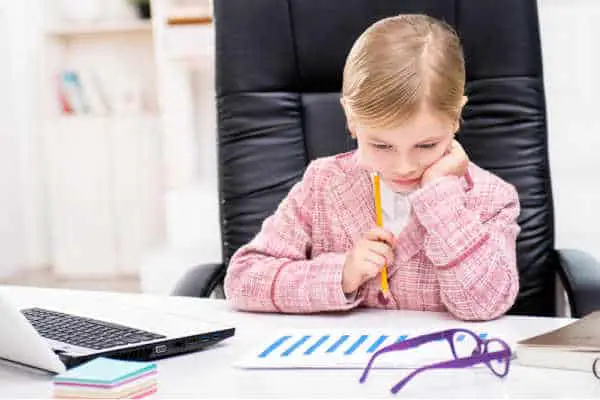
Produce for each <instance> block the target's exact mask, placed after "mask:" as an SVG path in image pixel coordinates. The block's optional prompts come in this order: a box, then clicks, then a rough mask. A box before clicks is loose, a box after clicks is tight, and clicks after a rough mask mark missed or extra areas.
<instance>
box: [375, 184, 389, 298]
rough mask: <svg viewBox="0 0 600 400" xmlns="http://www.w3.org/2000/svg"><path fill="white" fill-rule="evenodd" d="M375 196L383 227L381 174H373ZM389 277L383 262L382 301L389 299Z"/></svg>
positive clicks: (378, 224) (377, 221)
mask: <svg viewBox="0 0 600 400" xmlns="http://www.w3.org/2000/svg"><path fill="white" fill-rule="evenodd" d="M373 197H375V223H376V224H377V226H379V227H383V215H382V210H381V182H380V178H379V174H377V173H375V174H374V175H373ZM389 291H390V288H389V286H388V278H387V264H383V268H382V269H381V287H380V293H379V294H380V295H381V296H379V301H380V302H381V303H384V304H385V303H387V302H388V300H389Z"/></svg>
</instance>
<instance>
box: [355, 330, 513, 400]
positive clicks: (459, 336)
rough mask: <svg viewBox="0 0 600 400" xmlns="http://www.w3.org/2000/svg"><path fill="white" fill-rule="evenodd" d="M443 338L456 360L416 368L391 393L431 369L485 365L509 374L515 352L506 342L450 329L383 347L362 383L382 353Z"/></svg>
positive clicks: (497, 374)
mask: <svg viewBox="0 0 600 400" xmlns="http://www.w3.org/2000/svg"><path fill="white" fill-rule="evenodd" d="M444 339H446V340H447V341H448V344H449V345H450V349H451V350H452V355H453V356H454V359H453V360H449V361H443V362H439V363H435V364H431V365H426V366H424V367H421V368H417V369H415V370H414V371H412V372H411V373H410V374H408V375H407V376H406V377H404V378H403V379H402V380H401V381H400V382H398V383H397V384H396V385H394V387H392V390H391V392H392V394H396V393H398V391H399V390H400V389H402V388H403V387H404V385H406V384H407V383H408V382H409V381H410V380H411V379H412V378H413V377H415V375H417V374H418V373H420V372H423V371H426V370H428V369H441V368H466V367H471V366H473V365H476V364H480V363H483V364H485V365H486V366H487V367H488V368H489V369H490V370H491V371H492V372H493V373H494V374H495V375H496V376H498V377H499V378H504V377H505V376H506V375H507V374H508V367H509V364H510V360H511V358H512V352H511V350H510V347H509V346H508V344H507V343H506V342H504V341H503V340H500V339H495V338H494V339H482V338H480V337H479V336H478V335H477V334H475V333H474V332H472V331H470V330H468V329H448V330H445V331H440V332H434V333H429V334H426V335H421V336H416V337H414V338H410V339H407V340H405V341H402V342H397V343H394V344H390V345H388V346H385V347H383V348H381V349H380V350H378V351H377V352H375V353H374V354H373V356H372V357H371V359H370V360H369V362H368V364H367V366H366V367H365V369H364V371H363V373H362V375H361V377H360V383H364V382H365V380H366V379H367V375H368V374H369V371H370V370H371V367H372V365H373V362H374V361H375V359H376V358H377V357H378V356H380V355H381V354H384V353H389V352H392V351H400V350H408V349H412V348H414V347H417V346H420V345H422V344H425V343H429V342H434V341H438V340H444Z"/></svg>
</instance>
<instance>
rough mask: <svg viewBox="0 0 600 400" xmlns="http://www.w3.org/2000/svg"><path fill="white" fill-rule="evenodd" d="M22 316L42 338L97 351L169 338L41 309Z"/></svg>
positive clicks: (35, 309)
mask: <svg viewBox="0 0 600 400" xmlns="http://www.w3.org/2000/svg"><path fill="white" fill-rule="evenodd" d="M21 312H22V313H23V315H25V318H27V320H28V321H29V322H30V323H31V325H33V327H34V328H35V330H37V331H38V333H39V334H40V335H41V336H42V337H45V338H46V339H52V340H56V341H58V342H63V343H67V344H70V345H75V346H80V347H86V348H90V349H94V350H101V349H107V348H110V347H116V346H125V345H130V344H134V343H139V342H145V341H149V340H154V339H163V338H165V336H163V335H158V334H156V333H151V332H146V331H142V330H139V329H134V328H129V327H127V326H123V325H118V324H113V323H110V322H105V321H99V320H96V319H91V318H84V317H80V316H77V315H72V314H64V313H60V312H56V311H50V310H45V309H41V308H28V309H25V310H21Z"/></svg>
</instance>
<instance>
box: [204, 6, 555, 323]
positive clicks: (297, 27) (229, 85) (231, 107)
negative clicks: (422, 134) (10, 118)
mask: <svg viewBox="0 0 600 400" xmlns="http://www.w3.org/2000/svg"><path fill="white" fill-rule="evenodd" d="M214 7H215V10H214V17H215V19H214V20H215V29H216V73H217V79H216V85H217V86H216V90H217V108H218V118H217V121H218V148H219V149H218V150H219V152H218V154H219V168H220V170H219V176H220V178H219V185H220V186H219V188H220V189H219V190H220V198H221V224H222V225H221V227H222V237H223V254H224V261H225V265H226V264H227V262H228V260H229V258H230V257H231V255H232V254H233V252H235V250H236V249H237V248H238V247H239V246H241V245H242V244H244V243H246V242H248V241H249V240H250V239H251V238H252V237H253V236H254V235H255V234H256V232H258V230H259V228H260V224H261V222H262V221H263V219H264V218H265V217H267V216H268V215H269V214H271V213H272V212H273V211H274V210H275V208H276V206H277V204H278V203H279V201H280V200H281V199H282V198H283V197H284V196H285V195H286V193H287V192H288V190H289V189H290V188H291V186H292V185H293V184H294V183H295V182H297V181H298V180H299V179H300V178H301V176H302V173H303V172H304V170H305V168H306V166H307V164H308V162H309V161H310V160H313V159H314V158H316V157H320V156H326V155H331V154H334V153H338V152H343V151H347V150H349V149H352V148H353V147H354V146H355V144H354V142H353V141H352V140H351V138H350V137H349V135H348V132H347V130H346V124H345V119H344V115H343V112H342V109H341V106H340V103H339V97H340V88H341V83H342V70H343V65H344V62H345V58H346V55H347V53H348V51H349V50H350V47H351V45H352V43H353V42H354V40H355V39H356V38H357V37H358V36H359V34H360V33H361V32H362V31H363V30H364V29H366V28H367V27H368V26H369V25H370V24H372V23H373V22H375V21H376V20H378V19H381V18H384V17H387V16H391V15H396V14H401V13H424V14H428V15H431V16H433V17H436V18H439V19H443V20H445V21H446V22H448V23H450V24H451V25H453V26H454V27H455V28H456V29H457V31H458V33H459V35H460V37H461V40H462V43H463V48H464V52H465V58H466V63H467V89H466V91H467V95H468V96H469V102H468V104H467V106H466V109H465V111H464V114H463V119H464V123H463V125H462V128H461V131H460V133H459V136H458V137H459V140H460V141H461V143H462V144H463V145H464V147H465V149H466V150H467V153H468V154H469V156H470V157H471V159H472V160H473V161H474V162H475V163H477V164H478V165H480V166H481V167H483V168H486V169H488V170H489V171H491V172H493V173H495V174H497V175H499V176H500V177H502V178H504V179H505V180H507V181H509V182H511V183H513V184H514V185H515V186H516V187H517V189H518V191H519V195H520V200H521V206H522V211H521V215H520V218H519V223H520V225H521V228H522V231H521V234H520V236H519V239H518V264H519V269H520V276H521V291H520V294H519V298H518V300H517V303H516V304H515V306H514V307H513V309H512V310H511V312H512V313H519V314H530V315H552V314H554V312H555V300H554V296H555V271H556V268H555V267H556V253H555V251H554V231H553V230H554V226H553V205H552V193H551V186H550V172H549V163H548V154H547V152H548V143H547V129H546V114H545V98H544V86H543V79H542V77H543V75H542V60H541V49H540V38H539V24H538V14H537V5H536V2H535V1H534V0H503V1H498V0H463V1H460V0H403V1H397V0H344V1H333V0H320V1H306V0H214Z"/></svg>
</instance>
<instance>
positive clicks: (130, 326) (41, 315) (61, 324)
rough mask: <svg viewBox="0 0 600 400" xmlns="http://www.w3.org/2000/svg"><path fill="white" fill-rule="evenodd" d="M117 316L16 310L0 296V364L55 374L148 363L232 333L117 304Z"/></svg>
mask: <svg viewBox="0 0 600 400" xmlns="http://www.w3.org/2000/svg"><path fill="white" fill-rule="evenodd" d="M118 311H119V313H118V314H120V315H121V317H119V318H118V319H119V321H118V322H116V321H112V320H110V319H109V318H102V319H100V318H90V317H86V316H84V315H75V314H70V313H65V312H60V311H57V310H53V309H46V308H26V309H22V310H20V309H19V308H17V307H16V306H15V305H14V304H12V302H10V301H9V300H8V299H7V298H6V297H5V296H4V295H3V294H2V293H0V359H4V360H8V361H11V362H14V363H18V364H21V365H25V366H28V367H33V368H36V369H40V370H45V371H49V372H51V373H57V374H58V373H62V372H64V371H66V370H67V369H69V368H73V367H75V366H77V365H79V364H82V363H84V362H86V361H89V360H91V359H93V358H95V357H99V356H102V357H108V358H116V359H121V360H136V361H150V360H157V359H161V358H165V357H171V356H174V355H178V354H184V353H190V352H194V351H198V350H201V349H204V348H206V347H208V346H212V345H214V344H216V343H218V342H221V341H223V340H225V339H227V338H229V337H231V336H233V335H234V334H235V328H233V327H231V326H228V325H225V326H221V325H220V324H217V323H215V322H203V321H199V320H196V319H190V318H186V317H183V316H178V315H174V314H168V313H165V314H164V315H162V314H161V313H155V312H152V311H151V310H146V309H140V308H134V307H131V310H129V309H124V308H123V306H122V305H119V309H118ZM123 314H125V315H126V317H125V318H123ZM125 320H127V321H131V323H127V322H125Z"/></svg>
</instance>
